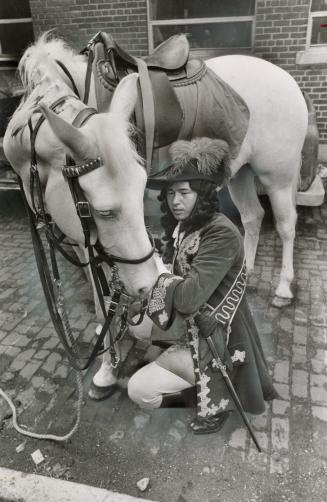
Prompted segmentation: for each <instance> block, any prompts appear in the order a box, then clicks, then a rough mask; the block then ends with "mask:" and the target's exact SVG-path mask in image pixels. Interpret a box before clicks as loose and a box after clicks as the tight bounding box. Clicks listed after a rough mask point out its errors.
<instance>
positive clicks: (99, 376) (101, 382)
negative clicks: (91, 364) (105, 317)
mask: <svg viewBox="0 0 327 502" xmlns="http://www.w3.org/2000/svg"><path fill="white" fill-rule="evenodd" d="M108 346H109V341H108V336H106V337H105V339H104V348H105V349H108ZM117 373H118V372H117V369H114V368H113V367H112V366H111V357H110V353H109V351H108V350H107V351H106V352H105V353H104V354H103V356H102V363H101V366H100V368H99V370H98V371H97V372H96V374H95V375H94V377H93V380H92V384H91V386H90V389H89V393H88V394H89V397H90V398H91V399H94V400H96V401H101V400H102V399H106V398H108V397H110V396H111V395H112V394H113V393H114V392H115V391H116V390H117V380H118V376H117Z"/></svg>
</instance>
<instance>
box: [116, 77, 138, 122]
mask: <svg viewBox="0 0 327 502" xmlns="http://www.w3.org/2000/svg"><path fill="white" fill-rule="evenodd" d="M138 78H139V76H138V74H137V73H131V74H130V75H127V77H124V78H123V80H121V82H119V84H118V86H117V88H116V90H115V92H114V95H113V98H112V100H111V104H110V107H109V111H110V112H112V113H117V114H118V115H120V116H121V117H122V118H123V119H125V120H127V121H129V118H130V116H131V115H132V113H133V112H134V109H135V105H136V101H137V92H138Z"/></svg>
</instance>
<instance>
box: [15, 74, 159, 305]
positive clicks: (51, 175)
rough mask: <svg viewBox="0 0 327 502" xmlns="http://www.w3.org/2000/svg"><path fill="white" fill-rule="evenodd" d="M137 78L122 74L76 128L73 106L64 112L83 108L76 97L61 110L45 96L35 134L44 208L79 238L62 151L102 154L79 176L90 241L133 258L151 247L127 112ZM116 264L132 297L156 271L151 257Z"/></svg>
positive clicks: (85, 156)
mask: <svg viewBox="0 0 327 502" xmlns="http://www.w3.org/2000/svg"><path fill="white" fill-rule="evenodd" d="M137 78H138V77H137V75H136V74H133V75H129V76H128V77H125V79H123V80H122V82H121V83H120V84H119V86H118V87H117V89H116V91H115V94H114V97H113V99H112V102H111V105H110V108H109V110H108V112H107V113H102V114H95V115H93V116H91V117H90V118H89V120H88V121H87V122H86V123H85V124H84V125H82V126H81V127H80V128H76V127H74V126H73V125H71V122H72V119H73V118H74V116H75V115H76V111H75V112H74V114H72V112H71V111H70V112H68V110H69V106H70V108H74V107H75V108H76V107H77V108H79V109H82V108H83V107H84V108H85V105H83V104H82V103H81V102H80V101H78V100H77V99H75V100H73V101H74V102H72V103H70V105H67V109H66V110H64V112H63V113H59V114H57V113H54V112H53V111H51V110H50V109H49V107H48V106H46V105H45V104H42V102H43V101H44V102H46V103H47V105H48V104H49V102H48V101H45V100H41V101H40V102H39V104H38V106H39V110H41V111H42V113H43V115H44V117H45V118H46V122H45V124H44V126H42V127H41V128H40V131H39V133H38V137H37V140H36V151H37V153H38V155H39V160H40V166H41V168H42V166H44V165H45V163H48V164H49V166H48V169H47V171H48V174H47V182H46V189H45V199H46V203H47V208H48V210H49V212H50V214H51V215H52V217H53V219H54V221H55V222H56V223H57V225H58V226H59V228H61V230H62V231H63V232H64V233H65V234H66V235H68V236H69V237H70V238H72V239H74V240H75V241H78V242H80V243H81V244H82V243H83V242H84V235H83V232H82V231H81V230H82V229H81V224H80V222H79V220H78V218H77V217H76V216H77V215H76V209H75V208H74V205H73V200H72V196H71V194H70V192H69V188H68V186H67V182H65V181H64V178H63V175H62V172H61V170H62V166H63V164H65V156H64V155H63V154H64V153H68V154H70V156H71V157H72V158H73V159H74V161H75V163H76V164H85V163H87V161H88V160H91V159H96V158H97V157H101V159H102V165H101V166H100V167H98V168H97V169H95V170H93V171H91V172H87V173H86V174H83V175H81V176H79V177H78V183H79V186H80V188H81V190H82V192H83V193H84V196H85V198H86V200H87V201H88V202H89V205H90V208H91V212H92V215H93V218H94V221H95V224H96V232H95V233H94V235H92V237H91V238H92V241H93V243H94V242H95V240H96V239H98V240H99V241H100V244H101V245H102V248H103V250H104V252H105V253H107V254H110V255H115V256H118V257H121V258H123V259H126V260H134V261H135V260H140V259H142V258H144V257H146V256H147V255H149V253H150V251H151V243H150V240H149V237H148V234H147V231H146V228H145V223H144V212H143V196H144V190H145V184H146V172H145V169H144V167H143V165H142V161H141V159H140V157H139V156H138V154H137V152H136V150H135V148H134V145H133V143H132V141H131V140H130V127H131V126H130V123H129V118H130V115H131V114H132V112H133V110H134V107H135V103H136V99H137ZM49 126H50V127H49ZM13 156H14V154H13ZM13 163H14V162H13ZM41 174H42V173H41ZM26 185H27V183H26V181H25V186H26ZM117 266H118V268H119V275H120V278H121V280H122V281H123V283H124V286H125V288H126V290H127V292H128V293H129V294H130V295H132V296H136V297H139V296H144V295H145V294H146V293H147V292H148V291H149V289H150V288H151V287H152V285H153V284H154V282H155V280H156V278H157V275H158V271H157V267H156V265H155V261H154V259H153V257H150V258H149V259H147V260H146V261H144V262H142V263H139V264H129V263H117Z"/></svg>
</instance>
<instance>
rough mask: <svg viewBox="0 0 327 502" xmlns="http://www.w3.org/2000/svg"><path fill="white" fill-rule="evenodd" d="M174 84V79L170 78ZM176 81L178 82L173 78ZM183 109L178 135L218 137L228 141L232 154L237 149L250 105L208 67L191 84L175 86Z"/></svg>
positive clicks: (247, 122)
mask: <svg viewBox="0 0 327 502" xmlns="http://www.w3.org/2000/svg"><path fill="white" fill-rule="evenodd" d="M172 83H173V85H174V86H175V82H172ZM176 84H177V82H176ZM175 92H176V94H177V98H178V100H179V102H180V104H181V106H182V109H183V116H184V123H183V127H182V130H181V132H180V135H179V139H191V138H195V137H204V136H206V137H209V138H221V139H224V140H225V141H227V143H228V144H229V147H230V151H231V158H232V159H235V158H236V157H237V156H238V154H239V151H240V148H241V145H242V143H243V141H244V138H245V135H246V132H247V129H248V126H249V116H250V114H249V109H248V107H247V105H246V103H245V101H244V100H243V99H242V98H241V96H240V95H239V94H238V93H237V92H236V91H234V90H233V89H232V88H231V87H230V85H228V84H227V83H226V82H225V81H224V80H222V79H221V78H219V77H218V76H217V75H216V74H215V73H214V72H213V71H212V70H211V69H210V68H206V72H205V74H204V75H203V77H202V78H200V79H197V80H196V82H194V85H186V86H183V85H182V86H179V85H178V84H177V85H176V86H175Z"/></svg>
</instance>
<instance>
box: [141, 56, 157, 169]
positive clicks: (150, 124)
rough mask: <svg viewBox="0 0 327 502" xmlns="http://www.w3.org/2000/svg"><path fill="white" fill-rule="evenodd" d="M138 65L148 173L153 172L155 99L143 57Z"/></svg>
mask: <svg viewBox="0 0 327 502" xmlns="http://www.w3.org/2000/svg"><path fill="white" fill-rule="evenodd" d="M137 67H138V73H139V79H140V87H141V95H142V104H143V114H144V129H145V150H146V170H147V173H148V175H149V174H150V172H151V163H152V154H153V143H154V126H155V115H154V101H153V94H152V85H151V81H150V77H149V72H148V68H147V65H146V63H145V62H144V61H143V59H139V58H138V59H137Z"/></svg>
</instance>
